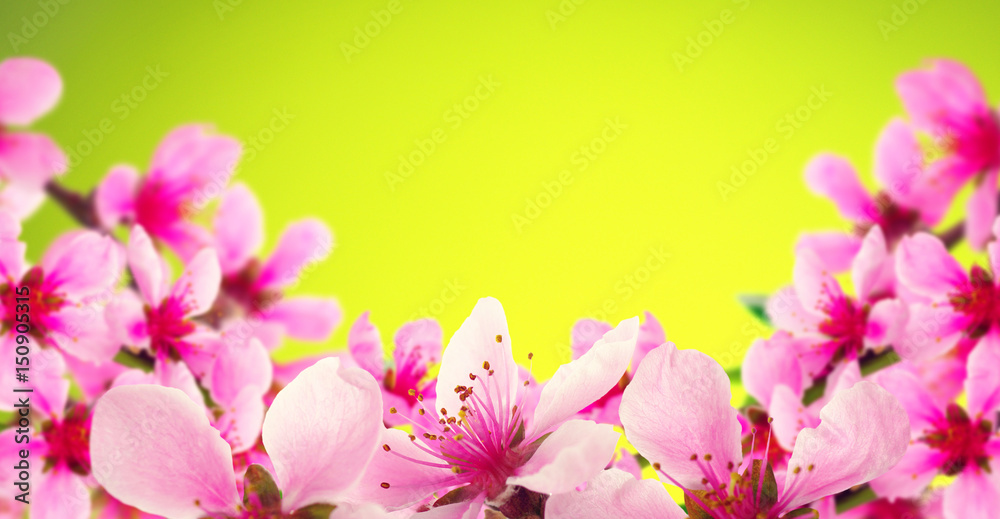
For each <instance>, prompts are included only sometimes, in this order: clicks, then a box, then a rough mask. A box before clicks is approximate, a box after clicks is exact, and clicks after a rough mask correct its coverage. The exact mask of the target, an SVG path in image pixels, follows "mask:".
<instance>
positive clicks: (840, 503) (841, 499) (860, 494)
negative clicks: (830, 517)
mask: <svg viewBox="0 0 1000 519" xmlns="http://www.w3.org/2000/svg"><path fill="white" fill-rule="evenodd" d="M876 499H878V496H877V495H875V492H874V491H873V490H872V489H871V487H869V486H868V485H865V486H864V487H863V488H861V489H859V490H857V491H854V492H851V491H847V492H842V493H841V494H839V495H838V496H837V513H838V514H842V513H844V512H846V511H848V510H851V509H853V508H857V507H859V506H861V505H863V504H867V503H871V502H872V501H875V500H876Z"/></svg>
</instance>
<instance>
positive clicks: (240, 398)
mask: <svg viewBox="0 0 1000 519" xmlns="http://www.w3.org/2000/svg"><path fill="white" fill-rule="evenodd" d="M220 404H221V405H220V409H221V410H222V414H220V415H219V418H218V419H216V420H215V427H216V429H219V431H220V432H221V433H222V437H223V438H225V439H226V441H227V442H229V445H231V446H232V448H233V454H240V453H243V452H246V451H248V450H250V449H252V448H253V446H254V445H256V444H257V438H259V437H260V430H261V424H262V423H263V422H264V400H263V393H261V392H260V391H258V390H257V388H254V387H250V386H248V387H245V388H243V390H242V391H240V392H239V394H237V395H236V396H235V397H233V398H231V399H230V400H228V401H227V402H226V403H224V404H222V403H220Z"/></svg>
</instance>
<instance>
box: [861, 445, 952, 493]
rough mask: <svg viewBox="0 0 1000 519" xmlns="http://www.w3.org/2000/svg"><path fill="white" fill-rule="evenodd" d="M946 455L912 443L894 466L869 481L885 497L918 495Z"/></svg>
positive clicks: (936, 471) (936, 472)
mask: <svg viewBox="0 0 1000 519" xmlns="http://www.w3.org/2000/svg"><path fill="white" fill-rule="evenodd" d="M945 458H946V456H944V455H942V453H941V451H938V450H935V449H932V448H930V447H928V446H927V445H924V444H923V443H913V444H911V445H910V448H909V449H907V451H906V455H904V456H903V458H902V459H901V460H899V463H897V464H896V466H894V467H892V468H891V469H889V471H888V472H886V473H885V474H882V475H881V476H879V477H877V478H875V479H874V480H872V481H871V487H872V490H874V491H875V493H876V494H878V496H879V497H883V498H886V499H893V500H894V499H899V498H913V497H919V496H920V494H921V493H922V492H923V491H924V490H925V489H926V488H927V486H928V485H929V484H930V482H931V481H932V480H933V479H934V477H935V476H937V475H938V470H939V469H940V468H941V464H942V463H944V462H945V461H946V460H945Z"/></svg>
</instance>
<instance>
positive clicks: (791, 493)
mask: <svg viewBox="0 0 1000 519" xmlns="http://www.w3.org/2000/svg"><path fill="white" fill-rule="evenodd" d="M820 420H821V423H820V425H819V427H816V428H815V429H805V430H803V431H801V432H800V433H799V435H798V438H797V439H796V440H795V449H794V450H793V451H792V457H791V459H789V460H788V467H789V471H790V473H789V476H788V477H787V478H786V479H785V486H784V491H783V492H782V494H781V498H780V502H779V504H778V505H777V506H778V508H779V509H781V510H785V511H788V510H793V509H795V508H798V507H800V506H803V505H806V504H808V503H811V502H812V501H815V500H816V499H819V498H820V497H823V496H828V495H831V494H835V493H837V492H840V491H842V490H846V489H848V488H850V487H852V486H854V485H860V484H861V483H865V482H867V481H871V480H872V479H874V478H876V477H878V476H880V475H882V474H883V473H885V472H886V471H887V470H888V469H890V468H892V467H893V466H894V465H895V464H896V463H897V462H898V461H899V460H900V458H902V457H903V454H905V453H906V447H907V445H908V444H909V441H910V422H909V420H908V419H907V417H906V411H905V410H904V409H903V406H901V405H900V404H899V401H897V400H896V399H895V398H894V397H893V396H892V395H891V394H890V393H889V392H888V391H886V390H884V389H882V388H881V387H879V386H877V385H875V384H872V383H871V382H867V381H862V382H859V383H857V384H856V385H855V386H854V387H853V388H851V389H847V390H844V391H840V392H839V393H837V394H836V395H835V396H834V397H833V400H831V401H830V403H829V404H827V405H826V407H824V408H823V410H822V411H820ZM858 453H864V455H863V456H859V455H858ZM795 469H799V471H798V472H797V473H796V471H795Z"/></svg>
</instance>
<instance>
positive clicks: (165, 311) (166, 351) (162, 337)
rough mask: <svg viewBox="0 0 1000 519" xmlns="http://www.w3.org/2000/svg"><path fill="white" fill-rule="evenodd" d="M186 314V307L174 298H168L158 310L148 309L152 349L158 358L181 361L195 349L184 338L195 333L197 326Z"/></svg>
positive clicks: (147, 323) (147, 320)
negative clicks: (184, 355) (183, 356)
mask: <svg viewBox="0 0 1000 519" xmlns="http://www.w3.org/2000/svg"><path fill="white" fill-rule="evenodd" d="M184 314H185V311H184V305H183V304H182V303H181V301H180V300H179V299H176V298H173V297H168V298H167V299H165V300H164V301H163V303H161V304H160V306H158V307H156V308H152V307H149V306H147V307H146V326H148V329H149V338H150V348H151V349H152V351H153V353H155V354H156V356H157V357H161V358H162V357H169V358H171V359H174V360H179V359H180V358H181V356H182V354H184V353H187V352H188V351H189V350H191V349H192V348H193V345H192V344H190V343H188V342H187V341H185V340H184V337H186V336H188V335H190V334H191V333H192V332H194V330H195V326H194V323H192V322H191V321H188V320H187V319H185V317H184Z"/></svg>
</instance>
